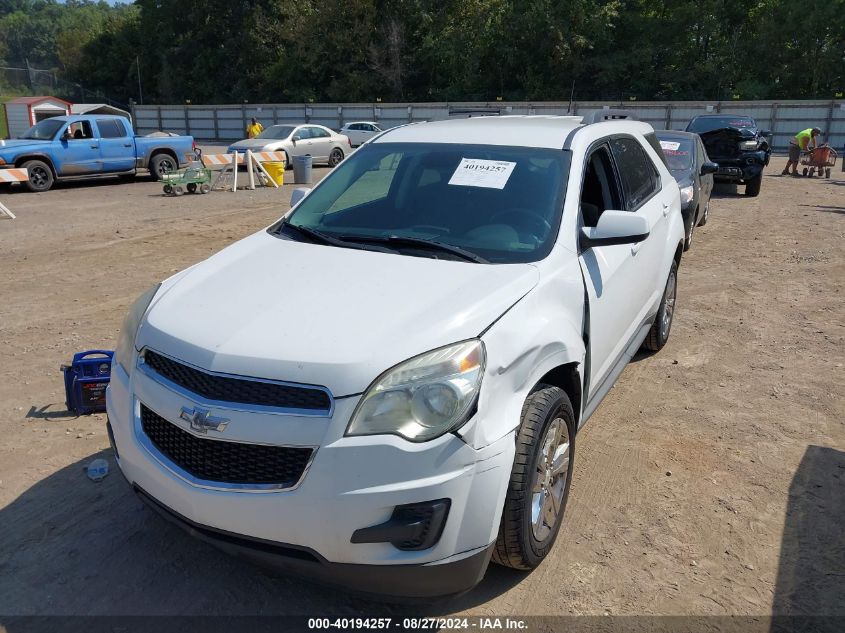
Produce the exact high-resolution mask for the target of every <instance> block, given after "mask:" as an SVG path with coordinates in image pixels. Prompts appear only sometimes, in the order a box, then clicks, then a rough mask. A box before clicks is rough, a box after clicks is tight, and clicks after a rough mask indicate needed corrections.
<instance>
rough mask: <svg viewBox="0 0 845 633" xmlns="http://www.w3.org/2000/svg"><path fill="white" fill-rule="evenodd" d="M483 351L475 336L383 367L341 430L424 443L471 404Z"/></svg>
mask: <svg viewBox="0 0 845 633" xmlns="http://www.w3.org/2000/svg"><path fill="white" fill-rule="evenodd" d="M485 361H486V353H485V351H484V344H483V343H482V342H481V341H479V340H472V341H464V342H463V343H456V344H455V345H450V346H448V347H442V348H440V349H436V350H434V351H431V352H427V353H425V354H422V355H420V356H416V357H414V358H412V359H410V360H406V361H405V362H403V363H400V364H399V365H397V366H396V367H394V368H393V369H389V370H388V371H386V372H385V373H383V374H382V375H381V376H379V377H378V378H377V379H376V381H375V382H374V383H373V384H372V385H370V387H369V389H367V391H366V393H365V394H364V397H363V398H361V402H359V403H358V407H357V408H356V409H355V413H354V414H353V415H352V420H351V421H350V422H349V426H348V427H347V429H346V435H379V434H393V435H401V436H402V437H404V438H405V439H408V440H411V441H412V442H425V441H427V440H431V439H434V438H436V437H439V436H441V435H443V434H444V433H448V432H449V431H452V430H454V429H456V428H458V427H459V426H460V425H461V424H463V423H464V422H465V421H466V419H467V416H468V415H469V412H470V410H471V408H472V406H473V404H474V403H475V399H476V396H477V395H478V390H479V388H480V387H481V379H482V376H483V375H484V364H485Z"/></svg>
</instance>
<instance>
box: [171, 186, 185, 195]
mask: <svg viewBox="0 0 845 633" xmlns="http://www.w3.org/2000/svg"><path fill="white" fill-rule="evenodd" d="M173 193H174V194H176V195H177V196H181V195H182V194H183V193H185V190H184V189H182V187H181V186H179V185H176V186H175V187H173Z"/></svg>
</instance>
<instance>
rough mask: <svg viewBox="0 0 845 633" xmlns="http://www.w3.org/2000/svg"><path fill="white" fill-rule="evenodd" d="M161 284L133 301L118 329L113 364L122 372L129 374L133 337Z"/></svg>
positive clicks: (133, 344) (133, 346) (133, 345)
mask: <svg viewBox="0 0 845 633" xmlns="http://www.w3.org/2000/svg"><path fill="white" fill-rule="evenodd" d="M159 288H161V284H156V285H155V286H153V287H152V288H150V289H149V290H147V291H146V292H145V293H144V294H142V295H141V296H140V297H138V298H137V299H136V300H135V303H133V304H132V307H131V308H129V313H128V314H127V315H126V318H125V319H123V327H121V328H120V339H119V340H118V342H117V349H116V350H115V352H114V360H115V362H116V363H117V364H118V365H120V366H121V367H123V371H125V372H126V373H127V374H128V373H129V368H130V367H131V366H132V356H133V353H134V350H135V335H136V334H138V328H139V327H140V326H141V319H143V318H144V313H145V312H146V311H147V308H148V307H149V306H150V302H151V301H152V300H153V297H155V294H156V293H157V292H158V289H159Z"/></svg>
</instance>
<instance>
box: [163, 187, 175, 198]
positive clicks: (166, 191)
mask: <svg viewBox="0 0 845 633" xmlns="http://www.w3.org/2000/svg"><path fill="white" fill-rule="evenodd" d="M161 190H162V191H163V192H164V194H165V195H167V196H169V195H170V194H171V193H173V185H164V187H162V188H161Z"/></svg>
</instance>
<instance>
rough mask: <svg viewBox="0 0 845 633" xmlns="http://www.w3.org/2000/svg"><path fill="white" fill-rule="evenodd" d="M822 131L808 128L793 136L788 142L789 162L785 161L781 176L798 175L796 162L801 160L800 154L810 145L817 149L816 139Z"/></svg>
mask: <svg viewBox="0 0 845 633" xmlns="http://www.w3.org/2000/svg"><path fill="white" fill-rule="evenodd" d="M821 133H822V131H821V130H820V129H819V128H817V127H808V128H807V129H806V130H801V131H800V132H798V134H796V135H795V138H794V139H792V140H791V141H789V160H788V161H786V167H784V168H783V171H782V172H781V176H786V175H787V174H790V173H791V174H792V175H793V176H797V175H798V160H799V159H800V158H801V152H802V151H803V152H806V151H807V150H808V149H810V143H812V144H813V149H815V148H816V147H818V144H819V142H818V140H817V139H816V137H817V136H818V135H819V134H821ZM790 165H792V171H791V172H790V171H789V166H790Z"/></svg>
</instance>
